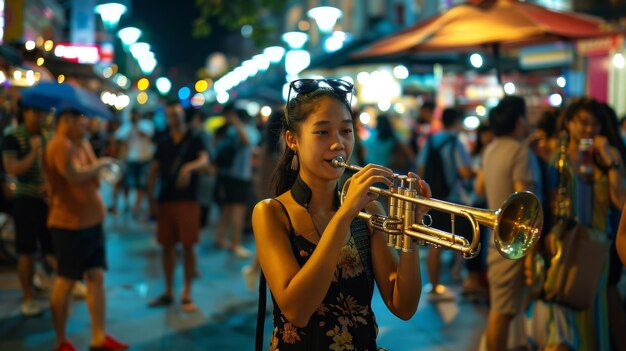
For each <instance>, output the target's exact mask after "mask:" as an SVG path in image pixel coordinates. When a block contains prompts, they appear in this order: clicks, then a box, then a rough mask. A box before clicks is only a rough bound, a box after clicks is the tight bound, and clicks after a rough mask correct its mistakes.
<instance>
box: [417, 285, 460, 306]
mask: <svg viewBox="0 0 626 351" xmlns="http://www.w3.org/2000/svg"><path fill="white" fill-rule="evenodd" d="M424 292H426V293H427V294H428V295H427V296H428V300H429V301H430V302H445V301H454V299H455V296H454V294H453V293H452V292H451V291H450V290H448V288H446V287H445V286H444V285H441V284H437V286H436V287H435V288H434V289H433V287H432V284H428V286H426V287H425V288H424Z"/></svg>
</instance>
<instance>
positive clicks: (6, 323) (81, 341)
mask: <svg viewBox="0 0 626 351" xmlns="http://www.w3.org/2000/svg"><path fill="white" fill-rule="evenodd" d="M106 228H107V237H108V245H107V249H108V260H109V271H108V273H107V277H106V290H107V297H108V306H107V312H108V317H107V325H108V329H109V331H110V332H111V333H112V334H114V335H115V336H117V337H119V338H120V339H122V340H124V341H127V342H128V343H129V344H130V345H131V349H132V350H186V351H192V350H221V349H230V350H251V349H253V345H254V330H255V323H256V293H255V292H250V291H248V290H247V289H246V288H245V284H244V281H243V279H242V276H241V273H240V272H241V268H242V267H243V266H244V265H245V264H246V263H247V260H239V259H236V258H234V256H232V255H230V254H229V253H226V252H223V251H219V250H217V249H214V248H212V247H211V245H210V243H211V235H212V233H211V232H210V231H207V232H205V233H204V234H203V238H202V243H201V245H200V247H199V248H198V253H199V258H200V259H199V269H200V276H199V277H198V279H197V281H196V284H195V288H194V297H195V301H196V303H197V304H198V305H199V307H200V311H199V312H197V313H194V314H185V313H183V312H181V311H180V306H179V305H176V304H175V305H173V306H172V307H169V308H166V309H150V308H147V307H146V304H147V302H148V301H149V300H150V299H151V298H153V297H155V296H157V295H158V294H159V293H161V292H162V288H163V282H162V279H161V276H160V261H159V248H158V246H157V244H156V242H155V241H154V236H153V234H152V233H153V230H154V229H153V226H152V225H150V224H145V223H144V224H138V223H136V222H135V221H133V220H132V219H130V216H124V215H120V216H118V217H116V218H113V217H110V218H108V219H107V223H106ZM251 244H252V243H251V239H250V238H248V245H251ZM447 257H448V259H450V258H452V254H451V253H450V255H447ZM179 268H180V267H179ZM447 277H448V278H447V279H448V280H449V279H450V278H449V275H447ZM181 279H182V271H181V270H180V269H179V270H178V271H177V286H179V287H180V286H181ZM424 279H425V278H424ZM19 298H20V292H19V287H18V282H17V278H16V276H15V273H14V268H13V267H11V266H9V265H6V264H5V265H3V266H1V267H0V350H11V351H20V350H48V349H50V348H51V345H52V344H53V340H54V333H53V331H52V323H51V314H50V310H49V309H46V310H45V312H44V314H43V315H42V316H40V317H35V318H23V317H22V316H21V315H20V313H19V302H20V300H19ZM40 301H41V302H42V303H46V304H47V294H42V295H41V297H40ZM269 305H270V306H271V303H269ZM374 305H375V306H374V310H375V311H376V312H377V318H378V322H379V325H380V336H379V344H380V345H381V346H386V347H388V348H389V349H391V350H475V349H476V348H477V345H478V343H479V339H480V335H481V333H482V329H483V327H484V323H485V313H486V308H485V307H484V306H480V305H475V304H472V303H470V302H460V303H440V304H438V305H433V304H431V303H429V302H427V301H426V299H425V298H424V299H423V300H422V303H421V304H420V308H419V311H418V313H417V314H416V315H415V316H414V317H413V319H411V320H410V321H408V322H403V321H401V320H399V319H397V318H396V317H394V316H392V315H391V314H390V313H389V312H388V311H387V309H386V308H385V307H384V305H383V303H382V301H381V300H380V298H379V297H378V296H376V300H375V302H374ZM270 308H271V307H270ZM267 316H268V318H267V320H266V326H267V328H266V340H268V339H267V335H268V333H269V330H270V328H269V326H270V325H271V319H270V318H269V317H270V313H269V312H268V314H267ZM68 330H69V337H70V338H71V340H72V341H73V342H74V343H75V345H76V346H77V347H79V349H81V350H86V349H87V348H88V344H89V318H88V313H87V308H86V304H85V302H84V301H82V300H77V301H75V302H74V304H73V308H72V314H71V317H70V323H69V328H68Z"/></svg>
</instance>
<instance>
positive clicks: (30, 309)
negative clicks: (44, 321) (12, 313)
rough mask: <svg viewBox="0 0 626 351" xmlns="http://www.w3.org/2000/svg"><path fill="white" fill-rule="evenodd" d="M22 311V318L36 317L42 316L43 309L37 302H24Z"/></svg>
mask: <svg viewBox="0 0 626 351" xmlns="http://www.w3.org/2000/svg"><path fill="white" fill-rule="evenodd" d="M20 310H21V311H22V316H24V317H34V316H38V315H40V314H41V307H39V304H37V302H36V301H35V300H28V301H25V302H22V304H21V305H20Z"/></svg>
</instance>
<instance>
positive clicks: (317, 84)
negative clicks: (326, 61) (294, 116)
mask: <svg viewBox="0 0 626 351" xmlns="http://www.w3.org/2000/svg"><path fill="white" fill-rule="evenodd" d="M318 89H330V90H332V91H333V92H335V93H336V94H338V95H339V96H341V97H343V98H344V99H346V102H347V103H348V106H350V104H351V103H352V94H353V92H354V85H353V84H352V83H350V82H347V81H345V80H343V79H334V78H329V79H327V78H319V79H296V80H294V81H292V82H291V83H289V93H288V94H287V106H289V101H290V100H291V91H292V90H293V91H294V92H296V94H307V93H312V92H314V91H316V90H318ZM348 94H350V97H349V98H348ZM287 118H289V116H287Z"/></svg>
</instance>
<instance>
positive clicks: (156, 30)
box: [121, 0, 226, 82]
mask: <svg viewBox="0 0 626 351" xmlns="http://www.w3.org/2000/svg"><path fill="white" fill-rule="evenodd" d="M194 3H195V1H193V0H133V1H132V9H131V14H130V16H128V15H125V17H123V18H122V21H123V23H121V26H123V25H134V26H136V27H138V28H140V29H141V30H143V32H144V34H143V35H142V37H141V39H140V40H144V41H146V42H148V43H149V44H150V45H151V46H152V51H153V52H154V53H155V55H156V58H157V61H158V63H159V66H161V69H162V73H161V74H167V75H168V76H169V77H170V78H172V79H173V80H174V81H179V82H181V81H185V80H186V81H193V80H194V79H195V74H196V71H197V70H198V69H199V68H201V67H203V66H205V62H206V58H207V57H208V56H209V55H210V54H211V53H213V52H215V51H221V50H222V48H223V46H222V43H221V41H220V39H219V38H220V36H223V35H224V33H225V32H226V31H225V30H223V29H221V28H219V27H217V26H213V32H212V35H211V36H210V37H206V38H199V39H197V38H194V37H193V36H192V29H191V24H192V21H193V20H194V19H195V18H197V14H198V12H199V10H198V9H197V8H196V6H195V5H194ZM157 69H158V68H157Z"/></svg>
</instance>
